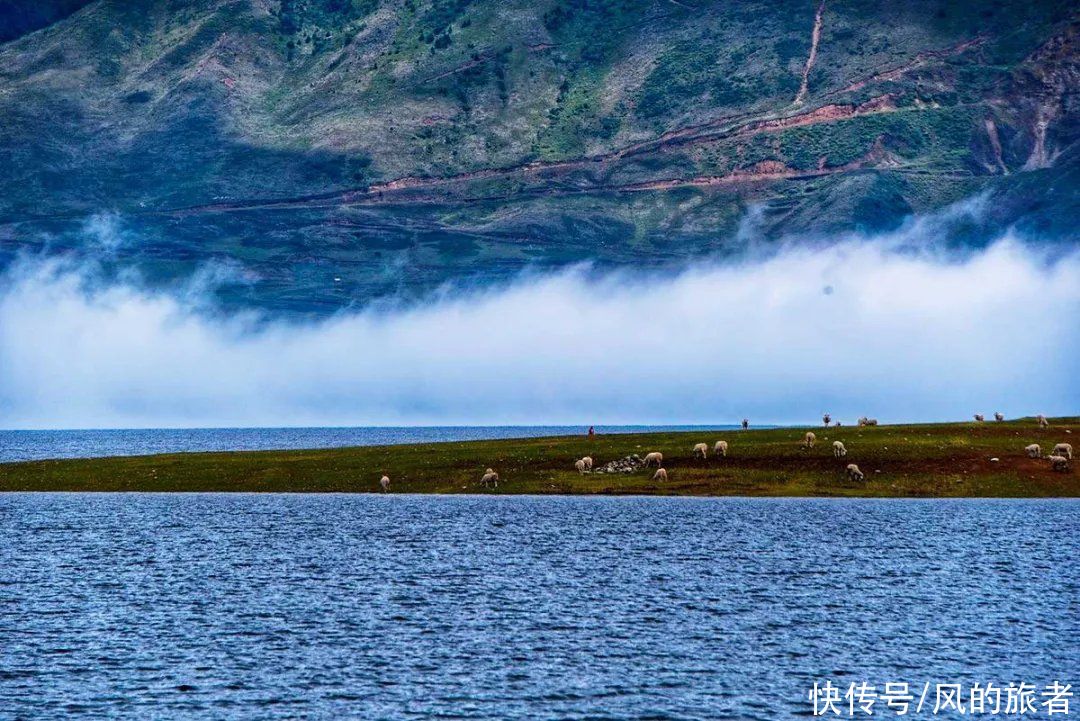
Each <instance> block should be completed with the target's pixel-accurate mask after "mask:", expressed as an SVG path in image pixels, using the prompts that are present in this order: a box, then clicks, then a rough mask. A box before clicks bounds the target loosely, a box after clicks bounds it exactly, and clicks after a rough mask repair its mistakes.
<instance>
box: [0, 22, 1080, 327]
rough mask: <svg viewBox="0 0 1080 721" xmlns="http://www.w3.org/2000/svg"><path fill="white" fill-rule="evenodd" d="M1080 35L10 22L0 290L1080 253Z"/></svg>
mask: <svg viewBox="0 0 1080 721" xmlns="http://www.w3.org/2000/svg"><path fill="white" fill-rule="evenodd" d="M1078 28H1080V13H1078V12H1077V10H1076V6H1075V4H1074V3H1072V2H1068V1H1047V0H1025V1H1024V2H1020V1H1018V0H1003V1H1002V2H998V3H975V2H957V1H956V0H912V1H910V2H904V3H880V2H871V1H870V0H817V1H810V0H799V1H793V0H741V1H738V2H732V1H730V0H729V1H728V2H719V1H717V2H706V1H705V0H538V1H525V0H506V1H499V0H351V1H350V0H280V2H277V1H274V2H271V1H270V0H190V1H187V2H181V1H180V0H161V1H158V2H148V1H144V2H140V1H137V0H128V1H123V0H95V1H93V2H86V1H85V0H83V1H79V0H68V1H66V2H61V1H59V0H52V1H51V2H41V1H38V2H30V1H25V2H20V1H18V0H7V1H6V2H0V129H2V130H0V166H2V167H4V168H5V169H6V170H7V172H5V173H3V174H0V248H2V252H0V262H3V263H7V262H10V261H11V259H12V258H13V257H15V255H16V254H17V253H19V252H32V253H71V252H75V253H96V254H97V255H98V257H99V258H101V259H104V261H105V262H106V265H108V266H109V267H110V268H112V269H114V270H122V269H127V268H132V267H134V268H137V269H138V271H139V273H140V274H141V276H142V277H143V278H144V279H145V280H146V282H148V283H150V284H153V285H169V284H173V283H178V282H181V281H182V280H183V279H184V278H187V277H189V276H190V275H191V273H192V272H194V271H195V270H196V269H197V268H199V267H202V266H204V265H205V264H206V263H208V262H212V261H225V262H227V263H228V264H229V267H231V268H232V269H233V271H234V272H233V273H232V274H231V275H230V276H229V277H230V279H231V280H230V281H229V282H227V283H225V285H223V286H222V290H221V293H222V297H223V299H224V300H225V301H226V302H228V303H236V304H239V305H253V306H257V307H262V308H267V309H272V310H281V311H286V312H298V313H325V312H331V311H333V310H336V309H338V308H341V307H344V306H349V305H356V304H364V303H367V302H369V301H370V300H372V299H374V298H378V297H381V296H385V295H387V294H398V293H405V294H415V293H421V292H425V291H427V290H429V289H431V288H434V287H436V286H438V285H440V284H442V283H444V282H447V281H455V282H473V281H478V282H492V281H498V280H499V279H502V278H507V277H510V276H512V275H514V274H516V273H519V272H521V271H522V270H523V269H526V268H531V269H544V268H552V267H559V266H561V265H564V264H567V263H575V262H580V261H584V260H592V261H595V262H596V263H597V265H598V266H600V267H615V266H619V265H629V264H648V265H650V266H655V267H660V268H663V267H666V266H667V265H676V264H683V263H685V262H687V261H688V260H690V259H692V258H698V257H703V256H707V255H723V254H729V253H734V252H738V251H739V250H740V249H741V248H742V247H743V246H744V245H745V243H746V242H747V241H746V236H747V232H746V219H747V218H748V217H749V218H752V220H753V228H752V234H753V235H754V237H755V238H758V239H760V240H761V241H762V242H769V241H776V240H778V239H780V238H782V237H784V236H823V235H831V234H835V233H839V232H847V231H865V232H874V231H878V230H883V229H889V228H893V227H896V226H897V225H898V224H899V223H901V222H903V220H904V219H905V218H906V217H909V216H911V215H913V214H919V213H926V212H931V211H934V210H937V209H941V208H943V207H945V206H948V205H949V204H951V203H955V202H956V201H958V200H961V199H964V198H967V197H970V196H976V195H980V194H981V197H984V198H986V199H987V201H988V202H986V203H985V205H984V207H985V209H986V210H985V212H984V213H981V214H978V215H977V216H971V217H968V218H967V219H966V220H965V221H964V222H961V223H958V224H954V225H953V226H951V227H950V230H949V231H948V233H947V234H946V235H947V237H943V238H942V239H941V242H942V243H956V244H969V243H979V242H986V241H987V240H988V239H990V238H992V237H993V235H994V234H995V233H997V232H999V231H1000V230H1001V229H1003V228H1006V227H1008V226H1016V227H1018V228H1019V229H1020V230H1021V231H1022V232H1024V233H1027V234H1030V235H1033V236H1037V237H1039V238H1040V239H1043V240H1044V241H1045V242H1069V243H1072V242H1075V240H1076V235H1075V228H1074V223H1075V218H1076V217H1077V211H1078V210H1080V203H1078V201H1077V197H1078V195H1077V188H1078V187H1080V181H1078V177H1077V168H1078V166H1080V163H1078V149H1077V148H1078V144H1077V140H1078V134H1080V130H1078V125H1077V122H1076V119H1077V115H1076V102H1077V101H1076V89H1077V86H1078V79H1080V63H1078V54H1077V37H1078ZM750 210H753V212H750V213H749V215H748V211H750ZM102 226H104V227H105V228H106V229H107V231H108V232H109V234H111V236H112V237H115V238H118V239H119V240H117V241H116V242H115V243H112V244H111V245H110V247H109V252H108V253H107V254H102V253H100V252H99V250H100V249H99V250H98V251H95V250H92V249H91V247H90V246H87V244H86V238H87V237H88V236H93V235H94V233H95V232H96V231H95V229H100V228H101V227H102ZM740 229H741V230H740Z"/></svg>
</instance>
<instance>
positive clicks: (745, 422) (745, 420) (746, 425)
mask: <svg viewBox="0 0 1080 721" xmlns="http://www.w3.org/2000/svg"><path fill="white" fill-rule="evenodd" d="M749 427H750V419H749V418H743V419H742V429H743V430H744V431H745V430H746V429H747V428H749Z"/></svg>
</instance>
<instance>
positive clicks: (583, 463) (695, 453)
mask: <svg viewBox="0 0 1080 721" xmlns="http://www.w3.org/2000/svg"><path fill="white" fill-rule="evenodd" d="M993 417H994V420H995V421H997V422H1001V421H1004V420H1005V416H1004V415H1003V414H1002V413H1000V412H995V413H994V414H993ZM973 418H974V420H975V423H976V424H981V423H984V422H985V420H984V418H985V417H984V416H983V414H981V413H975V414H973ZM822 421H823V423H824V425H825V427H826V428H839V427H840V426H841V424H840V422H839V421H836V423H835V425H832V426H831V425H830V423H831V422H832V416H831V415H830V414H829V413H825V414H823V415H822ZM1035 423H1036V425H1037V426H1038V428H1039V429H1040V430H1046V429H1048V428H1049V427H1050V423H1049V421H1048V420H1047V418H1046V416H1044V415H1041V414H1040V415H1038V416H1035ZM749 425H750V422H749V420H748V419H743V421H742V428H743V429H747V428H748V427H749ZM857 425H858V427H859V428H865V427H874V426H877V425H878V421H877V419H876V418H868V417H866V416H863V417H861V418H859V419H858V421H857ZM1065 432H1066V433H1070V432H1071V431H1069V430H1066V431H1065ZM590 438H591V436H590ZM825 440H826V441H828V438H826V439H825ZM905 440H906V439H905ZM816 442H817V434H815V433H814V432H813V431H806V432H804V433H803V435H802V437H801V441H800V443H799V448H800V449H801V450H802V451H804V452H807V453H808V452H810V451H812V450H813V449H814V448H815V445H816ZM736 445H738V444H736ZM829 447H830V448H831V449H832V456H833V458H835V459H836V460H840V459H847V456H848V447H847V445H846V444H845V443H844V441H842V440H834V441H833V442H832V443H831V445H830V446H829ZM712 450H713V458H714V459H715V460H716V461H720V462H723V461H724V460H726V459H728V458H729V457H730V454H731V451H732V448H731V445H730V444H729V441H728V440H726V439H721V440H717V441H715V442H714V443H713V445H712ZM735 450H736V455H737V450H738V449H735ZM857 450H858V448H856V451H857ZM884 450H886V451H888V448H884ZM689 451H690V458H691V459H694V460H698V461H707V460H708V459H709V444H708V443H705V442H699V443H694V444H693V445H692V446H690V448H689ZM1022 451H1023V457H1026V458H1030V459H1039V460H1042V461H1044V462H1046V463H1048V464H1049V466H1050V468H1051V469H1052V470H1053V471H1058V472H1067V471H1069V469H1070V466H1071V463H1072V460H1073V447H1072V444H1070V443H1064V442H1063V443H1057V444H1056V445H1054V447H1053V451H1052V452H1051V453H1049V454H1048V455H1043V449H1042V446H1041V445H1040V444H1038V443H1029V444H1028V445H1026V446H1023V447H1022ZM990 460H991V461H995V462H996V461H999V460H1000V459H998V458H992V459H990ZM613 465H617V466H618V469H617V470H618V471H619V472H622V473H630V472H634V471H640V470H643V469H646V468H650V467H653V468H655V469H656V470H655V472H654V473H653V475H652V477H651V478H652V480H653V481H655V482H657V483H666V482H668V480H669V478H670V473H669V471H668V469H667V468H666V467H665V466H664V454H663V453H661V452H660V451H650V452H648V453H646V454H645V455H644V457H640V456H638V455H637V454H632V455H630V456H627V457H625V458H623V459H622V460H621V461H618V462H612V463H609V464H607V465H606V466H604V467H602V468H600V469H599V470H597V471H594V462H593V459H592V457H591V456H584V457H582V458H579V459H577V460H575V461H573V468H574V470H576V471H577V472H578V473H579V474H580V475H586V474H592V473H594V472H596V473H605V472H610V471H611V468H610V467H612V466H613ZM838 472H839V473H840V474H841V475H842V476H844V477H845V478H847V480H848V481H849V482H854V483H862V482H864V481H865V480H866V474H865V473H864V472H863V471H862V470H861V469H860V468H859V466H858V465H857V464H856V463H845V464H844V465H843V466H842V467H838ZM876 472H877V473H880V471H876ZM479 484H480V486H481V487H484V488H498V487H499V474H498V472H496V471H495V470H494V469H493V468H490V467H489V468H486V469H485V470H484V472H483V474H481V475H480V479H479ZM379 487H380V489H381V490H382V492H384V493H388V492H389V491H390V478H389V477H388V476H386V475H383V476H382V477H381V478H379Z"/></svg>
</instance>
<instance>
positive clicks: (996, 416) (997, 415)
mask: <svg viewBox="0 0 1080 721" xmlns="http://www.w3.org/2000/svg"><path fill="white" fill-rule="evenodd" d="M994 420H995V421H997V422H998V423H1000V422H1001V421H1003V420H1005V416H1004V415H1003V414H1001V413H998V412H997V411H994Z"/></svg>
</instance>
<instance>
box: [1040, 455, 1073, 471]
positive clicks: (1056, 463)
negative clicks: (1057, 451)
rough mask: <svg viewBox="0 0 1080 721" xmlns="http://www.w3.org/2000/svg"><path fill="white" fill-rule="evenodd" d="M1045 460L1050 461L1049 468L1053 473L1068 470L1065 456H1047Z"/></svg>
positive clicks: (1067, 461)
mask: <svg viewBox="0 0 1080 721" xmlns="http://www.w3.org/2000/svg"><path fill="white" fill-rule="evenodd" d="M1046 460H1048V461H1050V467H1051V468H1053V469H1054V470H1055V471H1067V470H1069V459H1068V458H1066V457H1065V456H1047V457H1046Z"/></svg>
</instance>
